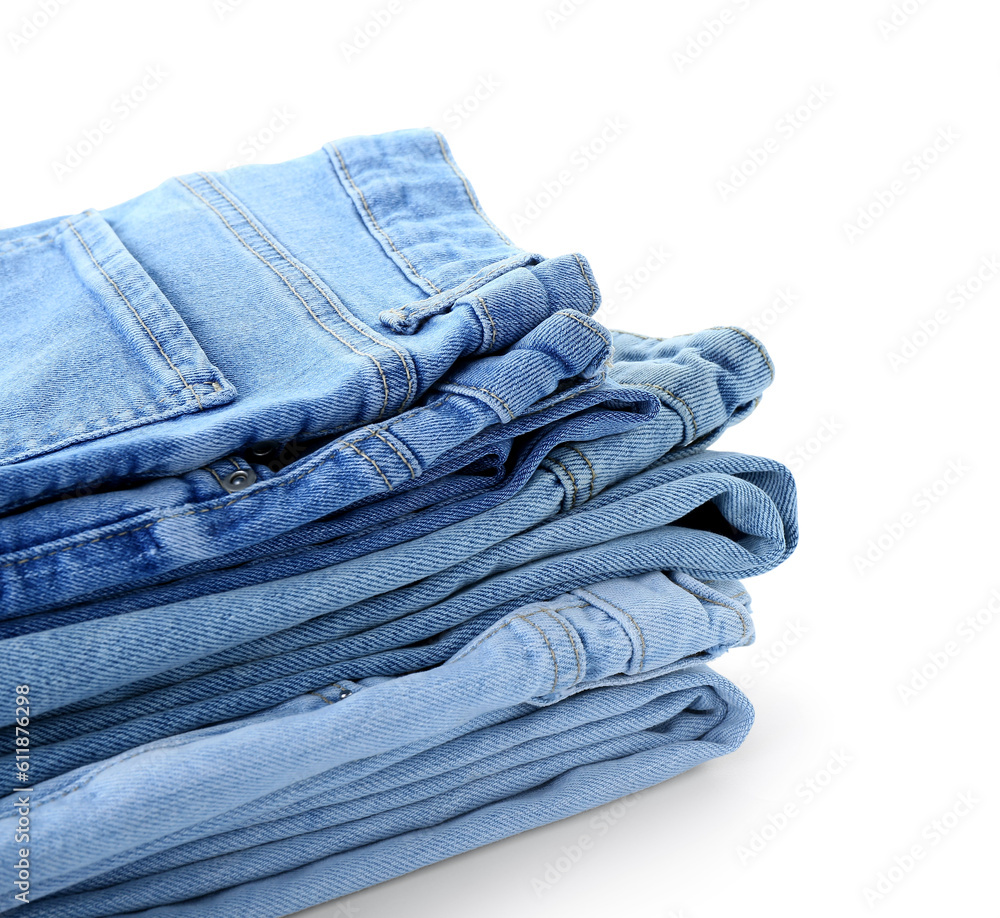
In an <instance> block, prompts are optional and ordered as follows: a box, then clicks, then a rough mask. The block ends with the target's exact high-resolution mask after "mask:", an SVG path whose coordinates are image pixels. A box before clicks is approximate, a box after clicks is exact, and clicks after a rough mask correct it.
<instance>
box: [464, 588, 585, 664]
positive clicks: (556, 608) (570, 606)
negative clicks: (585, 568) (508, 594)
mask: <svg viewBox="0 0 1000 918" xmlns="http://www.w3.org/2000/svg"><path fill="white" fill-rule="evenodd" d="M586 605H587V604H586V603H585V602H584V603H581V602H578V603H570V604H568V605H565V606H553V607H552V608H551V609H549V608H543V609H536V610H535V611H534V612H531V613H530V614H529V616H528V617H529V618H530V617H531V615H538V614H539V613H541V612H562V611H563V610H564V609H583V608H585V607H586ZM513 624H514V619H513V618H509V619H507V621H506V622H504V623H503V624H502V625H500V626H499V627H497V628H494V629H493V630H492V631H489V632H487V633H486V634H484V635H483V636H482V637H481V638H480V639H479V640H478V641H476V643H475V644H473V645H472V646H471V647H470V648H469V649H468V650H466V651H465V652H464V653H462V654H461V655H460V656H457V657H455V658H454V659H452V660H451V662H452V663H457V662H458V661H459V660H461V659H462V657H467V656H468V655H469V654H470V653H472V651H473V650H475V649H476V648H477V647H479V645H480V644H482V643H483V642H485V641H488V640H489V639H490V638H491V637H493V635H494V634H497V633H499V632H500V631H503V629H504V628H509V627H510V626H511V625H513Z"/></svg>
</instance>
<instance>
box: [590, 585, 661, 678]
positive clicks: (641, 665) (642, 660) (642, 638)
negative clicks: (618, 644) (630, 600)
mask: <svg viewBox="0 0 1000 918" xmlns="http://www.w3.org/2000/svg"><path fill="white" fill-rule="evenodd" d="M578 592H579V593H589V594H590V595H591V596H593V597H594V598H595V599H598V600H600V601H601V602H603V603H607V604H608V605H609V606H611V608H612V609H617V610H618V611H619V612H621V614H622V615H624V616H625V617H626V618H627V619H628V620H629V621H630V622H631V623H632V625H633V626H634V627H635V630H636V631H638V632H639V640H640V641H641V642H642V654H641V656H640V658H639V672H640V673H641V672H642V670H643V668H644V667H645V665H646V635H645V634H643V633H642V628H641V627H640V625H639V623H638V622H637V621H636V620H635V619H634V618H632V616H631V615H629V613H628V612H626V611H625V610H624V609H623V608H622V607H621V606H619V605H615V603H613V602H611V600H609V599H605V598H604V597H603V596H601V595H600V593H595V592H594V591H593V590H588V589H585V588H584V589H580V590H579V591H578Z"/></svg>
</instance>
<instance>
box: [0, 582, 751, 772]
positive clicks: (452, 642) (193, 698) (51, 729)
mask: <svg viewBox="0 0 1000 918" xmlns="http://www.w3.org/2000/svg"><path fill="white" fill-rule="evenodd" d="M645 576H646V578H647V580H646V581H642V580H641V578H640V581H639V584H640V585H639V586H638V587H637V588H636V589H635V590H634V591H633V593H634V594H637V595H638V596H641V601H642V602H643V603H644V606H645V609H646V611H647V612H650V611H651V610H655V609H658V608H663V613H662V614H663V615H664V617H665V618H667V619H669V618H670V616H671V614H674V613H673V612H672V609H671V607H670V605H669V603H668V604H667V605H666V606H665V607H664V606H661V605H660V603H661V599H660V596H659V595H658V594H663V595H664V596H667V597H671V596H672V594H674V593H676V589H675V588H674V587H673V586H672V585H671V584H674V583H676V584H681V585H682V586H681V588H682V589H685V588H686V589H688V590H689V591H691V590H697V591H700V592H701V593H704V592H705V591H706V589H709V590H710V591H714V592H711V593H710V595H711V596H712V597H713V598H714V601H715V602H716V603H729V604H730V606H729V607H730V609H731V612H732V613H733V614H734V615H735V616H738V617H739V618H740V621H741V625H742V631H741V634H740V637H741V640H743V641H745V642H748V641H749V640H750V639H751V638H752V634H753V629H752V626H751V625H750V620H749V609H748V608H744V606H745V605H746V603H745V601H744V600H745V597H746V593H745V592H744V591H743V590H742V589H741V588H739V587H738V585H737V589H735V590H727V589H725V588H724V587H720V585H719V584H718V583H717V582H715V581H712V582H711V583H712V586H711V587H710V588H706V587H704V586H702V585H701V581H694V580H692V578H688V577H686V575H684V574H680V573H673V574H671V575H670V578H671V579H670V580H667V579H666V578H665V577H664V576H663V575H662V574H660V573H659V572H655V573H651V574H647V575H645ZM580 595H581V596H584V597H589V596H590V594H589V593H584V592H581V593H580ZM732 595H736V596H737V600H735V601H734V600H733V599H731V598H730V597H731V596H732ZM559 601H563V598H561V599H560V600H559ZM631 601H632V602H633V603H638V602H639V599H638V598H636V596H633V597H631ZM518 605H519V604H518V603H517V602H516V601H514V602H507V603H502V604H499V605H497V606H495V607H493V608H492V609H489V610H487V611H486V612H484V613H481V614H479V615H476V616H474V617H472V618H470V619H468V620H466V621H458V622H457V623H456V624H450V622H451V621H452V620H453V619H454V617H455V614H454V613H450V614H451V618H449V611H450V610H449V611H446V610H443V609H440V608H438V607H431V608H429V609H426V610H422V611H421V612H418V613H414V614H412V615H409V616H407V617H405V618H403V619H401V620H398V621H395V622H389V623H386V624H385V625H382V626H379V627H375V628H372V629H370V630H368V631H363V632H359V633H357V634H354V635H351V636H350V637H348V638H343V639H340V640H331V641H324V642H318V643H316V644H312V645H310V646H308V647H305V648H301V649H298V650H294V651H289V652H286V653H284V654H275V655H272V656H270V657H267V658H264V659H258V660H255V661H249V662H245V663H242V664H234V665H229V666H225V667H224V668H219V669H215V670H213V671H211V672H207V673H204V674H203V675H201V676H196V677H191V678H188V679H186V680H181V679H179V680H178V681H176V682H174V683H173V684H172V685H169V686H167V687H164V688H162V689H160V690H158V691H153V692H147V693H145V694H143V695H141V696H139V697H136V696H134V695H133V697H132V698H130V699H127V700H122V701H119V702H117V703H115V702H106V703H104V704H102V705H100V706H95V707H91V708H88V709H86V710H83V711H79V712H67V713H62V714H60V713H58V712H56V713H54V714H53V715H50V716H49V717H43V718H41V719H38V720H36V721H35V723H34V725H33V730H32V755H33V759H32V775H33V776H34V779H35V780H36V781H41V780H44V779H47V778H50V777H54V776H55V775H58V774H62V773H64V772H66V771H68V770H70V769H72V768H77V767H79V766H82V765H86V764H89V763H91V762H95V761H99V760H100V759H103V758H108V757H110V756H113V755H116V754H118V753H119V752H123V751H125V750H127V749H130V748H132V747H134V746H138V745H141V744H143V743H147V742H151V741H154V740H156V739H160V738H162V737H165V736H170V735H171V734H173V733H178V732H182V731H186V730H192V729H195V728H198V727H202V726H205V725H208V724H214V723H219V722H222V721H225V720H228V719H231V718H234V717H237V716H241V715H246V714H251V713H254V712H257V711H260V710H263V709H266V708H268V707H271V706H272V705H276V704H279V703H281V702H284V701H286V700H288V699H290V698H293V697H295V696H296V695H299V694H301V693H303V692H309V691H313V690H315V689H316V687H317V686H322V685H326V684H329V683H332V682H336V683H341V684H343V683H346V682H349V681H357V680H360V679H364V678H368V677H371V676H390V675H405V674H406V673H409V672H415V671H417V670H421V669H426V668H427V667H430V666H435V665H439V664H441V663H443V662H445V661H446V660H447V659H448V658H449V657H450V656H451V655H452V654H454V653H456V652H457V651H458V649H459V648H460V647H462V646H463V645H464V644H465V643H466V642H467V641H469V640H471V639H472V638H473V637H475V636H476V635H477V634H480V633H482V632H483V631H485V630H487V629H488V628H489V627H491V626H492V625H494V624H495V623H496V622H497V621H498V620H500V619H501V618H502V617H503V616H504V614H506V613H508V611H509V610H510V609H511V608H512V607H513V608H517V607H518ZM696 633H697V635H698V639H699V640H704V639H705V635H706V634H707V633H708V632H707V631H706V629H704V628H702V629H701V630H698V631H696ZM716 643H718V642H716ZM726 646H728V645H722V644H720V645H719V646H716V644H714V643H712V642H709V643H708V644H707V645H706V647H705V648H699V649H698V653H699V654H700V655H701V657H702V658H703V659H705V660H707V659H710V658H711V657H714V656H716V655H717V654H718V653H719V652H721V651H722V650H724V649H725V647H726ZM12 765H13V756H4V757H2V758H0V767H11V766H12Z"/></svg>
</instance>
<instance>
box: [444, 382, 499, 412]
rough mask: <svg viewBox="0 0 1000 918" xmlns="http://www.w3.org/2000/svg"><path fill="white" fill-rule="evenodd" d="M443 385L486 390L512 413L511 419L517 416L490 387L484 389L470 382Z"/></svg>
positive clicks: (478, 390)
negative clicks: (471, 384)
mask: <svg viewBox="0 0 1000 918" xmlns="http://www.w3.org/2000/svg"><path fill="white" fill-rule="evenodd" d="M443 385H448V386H454V387H455V388H456V389H475V390H476V391H477V392H485V393H486V394H487V395H491V396H493V398H495V399H496V400H497V401H498V402H499V403H500V404H501V405H503V406H504V408H505V409H506V411H507V414H509V415H510V418H509V420H511V421H513V420H514V418H516V417H517V415H516V414H514V412H513V411H511V410H510V406H509V405H508V404H507V403H506V402H505V401H504V400H503V399H502V398H500V396H499V395H497V394H496V392H491V391H490V390H489V389H484V388H483V387H482V386H470V385H469V384H468V383H443Z"/></svg>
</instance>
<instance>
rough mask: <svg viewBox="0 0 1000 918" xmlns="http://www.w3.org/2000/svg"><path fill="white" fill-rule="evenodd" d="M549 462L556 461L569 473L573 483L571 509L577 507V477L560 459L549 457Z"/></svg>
mask: <svg viewBox="0 0 1000 918" xmlns="http://www.w3.org/2000/svg"><path fill="white" fill-rule="evenodd" d="M549 462H552V463H555V464H556V465H558V466H559V468H561V469H562V470H563V471H564V472H565V473H566V474H567V475H569V480H570V483H571V484H572V485H573V494H572V496H571V498H570V502H569V509H570V510H572V509H573V508H574V507H576V478H575V477H574V475H573V473H572V472H571V471H570V470H569V469H568V468H566V466H565V465H563V464H562V463H561V462H560V461H559V460H558V459H553V458H551V457H549Z"/></svg>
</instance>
